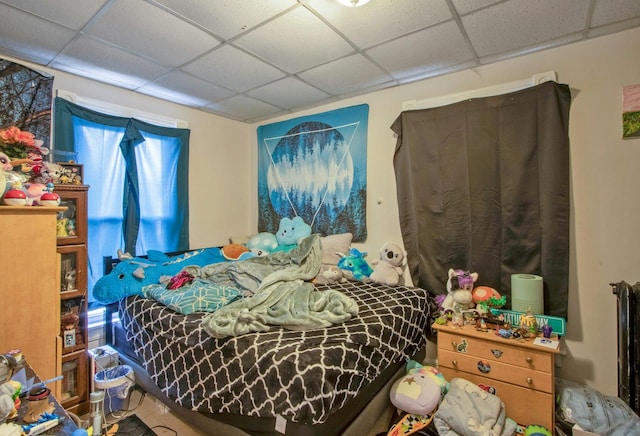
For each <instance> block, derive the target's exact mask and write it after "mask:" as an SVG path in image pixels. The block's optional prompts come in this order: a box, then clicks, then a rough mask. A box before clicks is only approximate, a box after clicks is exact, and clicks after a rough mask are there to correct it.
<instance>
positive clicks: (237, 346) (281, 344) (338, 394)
mask: <svg viewBox="0 0 640 436" xmlns="http://www.w3.org/2000/svg"><path fill="white" fill-rule="evenodd" d="M317 288H318V290H323V289H329V287H327V286H322V285H321V286H317ZM331 289H339V290H340V291H341V292H344V293H345V294H346V295H348V296H350V297H352V298H353V299H354V300H355V301H356V302H357V304H358V307H359V314H358V316H356V317H354V318H352V319H351V320H349V321H347V322H345V323H342V324H337V325H333V326H331V327H329V328H325V329H317V330H308V331H291V330H285V329H283V328H280V327H273V328H272V329H271V330H270V331H268V332H262V333H249V334H245V335H242V336H238V337H230V338H225V339H215V338H212V337H211V336H209V335H208V334H207V333H206V332H205V331H204V329H203V328H202V326H201V320H202V317H203V316H204V314H190V315H182V314H180V313H177V312H174V311H173V310H171V309H169V308H167V307H166V306H164V305H162V304H161V303H158V302H157V301H155V300H151V299H145V298H142V297H140V296H133V297H128V298H126V299H123V300H121V302H120V304H119V315H120V320H121V324H122V326H123V328H124V330H125V332H126V339H127V342H128V343H129V345H130V346H131V348H132V350H133V352H134V353H135V355H136V356H137V358H138V360H139V361H140V362H141V363H142V366H143V367H144V368H145V370H146V371H147V372H148V373H149V375H150V377H151V378H152V380H153V381H154V383H155V384H156V385H157V386H158V387H159V388H160V389H161V390H162V392H163V393H164V394H165V395H166V396H167V397H169V398H170V399H171V400H173V401H175V402H176V403H178V404H180V405H181V406H183V407H185V408H188V409H191V410H196V411H200V412H205V413H215V414H233V415H242V416H252V417H270V418H273V417H282V418H284V419H286V420H287V421H290V422H296V423H300V424H310V425H313V424H318V423H323V422H325V421H326V420H327V419H328V417H329V416H330V415H331V414H332V413H334V412H336V411H338V410H339V409H341V408H343V407H344V406H345V405H346V404H347V403H348V402H349V401H350V400H352V399H354V398H355V397H356V396H357V395H358V393H359V392H360V391H362V390H363V389H364V388H365V387H367V386H368V385H370V384H371V383H373V382H374V381H375V380H376V379H377V378H379V377H380V376H381V374H383V373H385V369H387V368H389V367H391V366H394V365H395V364H397V363H398V362H402V361H406V360H407V359H409V358H411V357H412V356H413V355H414V354H415V353H416V352H417V351H418V350H419V349H420V348H422V346H423V345H424V342H425V332H426V331H427V329H428V327H429V319H430V305H429V299H430V298H431V297H429V296H428V293H427V292H426V291H425V290H423V289H419V288H411V287H404V286H397V287H389V286H386V285H379V284H369V283H362V282H347V283H344V284H340V285H331ZM386 374H389V371H387V372H386Z"/></svg>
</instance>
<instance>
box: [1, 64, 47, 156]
mask: <svg viewBox="0 0 640 436" xmlns="http://www.w3.org/2000/svg"><path fill="white" fill-rule="evenodd" d="M52 89H53V76H50V75H46V74H45V73H41V72H38V71H35V70H32V69H31V68H29V67H25V66H24V65H20V64H16V63H15V62H11V61H8V60H6V59H0V97H1V98H0V129H4V128H7V127H9V126H16V127H17V128H19V129H20V130H23V131H28V132H30V133H32V134H33V136H35V137H36V138H38V139H40V140H42V142H43V145H44V146H45V147H47V148H50V147H51V144H50V132H51V96H52Z"/></svg>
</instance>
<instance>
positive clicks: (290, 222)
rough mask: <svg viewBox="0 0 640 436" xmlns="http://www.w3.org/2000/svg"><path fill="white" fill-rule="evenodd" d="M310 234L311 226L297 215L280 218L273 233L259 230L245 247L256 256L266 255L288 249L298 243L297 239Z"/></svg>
mask: <svg viewBox="0 0 640 436" xmlns="http://www.w3.org/2000/svg"><path fill="white" fill-rule="evenodd" d="M309 235H311V226H310V225H309V224H307V223H305V222H304V220H303V219H302V218H301V217H299V216H297V217H295V218H293V219H291V218H287V217H284V218H282V219H281V220H280V226H279V227H278V231H277V232H276V233H275V234H273V233H269V232H261V233H258V234H257V235H255V236H252V237H251V238H250V239H249V241H247V244H246V245H247V248H248V249H249V251H251V252H252V253H254V254H255V255H256V256H266V255H267V254H270V253H275V252H277V251H289V250H291V249H292V248H295V247H296V246H297V245H298V241H300V240H301V239H304V238H306V237H307V236H309Z"/></svg>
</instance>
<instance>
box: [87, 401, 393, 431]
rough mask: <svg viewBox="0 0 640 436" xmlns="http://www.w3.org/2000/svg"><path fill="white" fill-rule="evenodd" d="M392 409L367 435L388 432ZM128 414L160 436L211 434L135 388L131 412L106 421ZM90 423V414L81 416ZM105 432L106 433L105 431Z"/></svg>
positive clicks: (108, 418) (130, 406)
mask: <svg viewBox="0 0 640 436" xmlns="http://www.w3.org/2000/svg"><path fill="white" fill-rule="evenodd" d="M392 413H393V412H392V410H391V409H387V410H386V411H385V413H383V414H382V415H381V416H380V418H379V419H378V421H377V422H376V423H375V425H374V426H373V427H372V428H371V430H370V431H369V432H368V433H367V435H366V436H376V435H377V434H379V433H386V432H387V430H388V428H387V426H388V424H389V420H390V418H391V414H392ZM128 414H135V415H137V416H138V418H140V419H141V420H142V421H144V423H145V424H147V425H148V426H149V427H150V428H151V429H152V430H153V431H154V432H155V433H156V435H158V436H176V435H179V436H211V435H207V434H205V433H202V432H201V431H199V430H197V429H196V428H193V427H191V426H190V425H189V424H188V423H187V422H184V421H182V420H181V419H180V418H178V417H177V416H176V415H174V414H173V413H171V411H170V410H169V409H168V408H167V407H165V406H164V405H163V404H162V403H161V402H160V401H158V400H157V399H155V398H154V397H152V396H151V395H148V394H146V395H143V394H142V393H141V391H139V390H134V391H132V393H131V397H130V399H129V412H128V413H125V414H123V415H119V414H118V415H117V416H114V415H108V416H107V417H106V421H107V424H108V426H110V425H112V424H113V423H115V422H117V421H118V419H122V418H124V417H125V416H127V415H128ZM80 419H81V420H83V421H86V422H87V423H88V419H89V417H88V416H82V417H81V418H80ZM103 434H105V433H104V432H103Z"/></svg>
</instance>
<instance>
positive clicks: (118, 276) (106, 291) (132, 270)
mask: <svg viewBox="0 0 640 436" xmlns="http://www.w3.org/2000/svg"><path fill="white" fill-rule="evenodd" d="M118 255H119V257H120V262H119V263H118V264H117V265H116V266H115V267H114V268H113V270H112V271H111V272H110V273H109V274H107V275H104V276H102V277H101V278H100V279H99V280H98V281H97V282H96V284H95V286H94V287H93V296H94V298H95V299H96V300H98V301H99V302H100V303H103V304H111V303H115V302H116V301H118V300H120V299H122V298H124V297H128V296H130V295H142V288H144V287H145V286H148V285H152V284H158V283H160V278H161V277H163V276H166V277H173V276H175V275H176V274H178V273H179V272H180V271H182V269H183V268H184V267H186V266H191V265H196V266H206V265H210V264H212V263H218V262H224V261H226V259H225V258H224V256H223V255H222V252H221V250H220V249H219V248H203V249H200V250H194V251H189V252H187V253H185V254H182V255H180V256H175V257H169V256H167V255H166V254H164V253H162V252H160V251H157V250H150V251H149V252H147V259H144V258H141V257H132V256H131V255H128V254H122V253H118Z"/></svg>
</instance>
